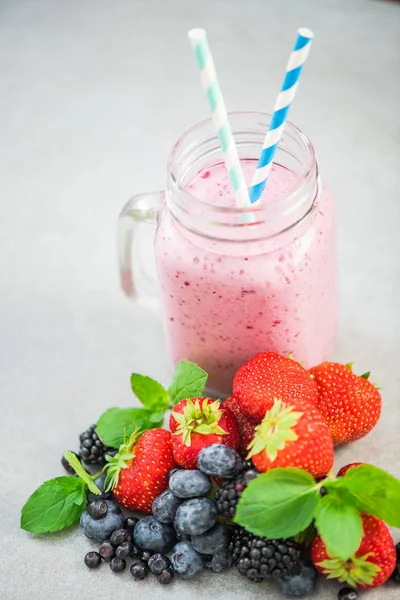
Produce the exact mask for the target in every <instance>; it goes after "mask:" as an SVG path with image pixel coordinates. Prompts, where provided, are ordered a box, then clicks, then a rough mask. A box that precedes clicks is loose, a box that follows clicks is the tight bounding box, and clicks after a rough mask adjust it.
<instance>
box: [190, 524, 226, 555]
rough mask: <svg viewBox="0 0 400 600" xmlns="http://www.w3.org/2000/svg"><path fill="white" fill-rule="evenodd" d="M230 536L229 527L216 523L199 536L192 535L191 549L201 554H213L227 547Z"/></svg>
mask: <svg viewBox="0 0 400 600" xmlns="http://www.w3.org/2000/svg"><path fill="white" fill-rule="evenodd" d="M230 541H231V535H230V530H229V527H227V526H226V525H222V524H221V523H216V524H215V525H214V527H211V529H208V530H207V531H205V532H204V533H202V534H200V535H192V544H193V548H194V549H195V550H197V552H201V554H215V553H216V552H220V550H223V549H224V548H227V547H228V546H229V542H230Z"/></svg>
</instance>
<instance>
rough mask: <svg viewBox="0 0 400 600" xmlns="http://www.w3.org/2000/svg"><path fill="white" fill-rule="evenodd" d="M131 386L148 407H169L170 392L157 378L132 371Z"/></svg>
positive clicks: (161, 408) (156, 408) (159, 409)
mask: <svg viewBox="0 0 400 600" xmlns="http://www.w3.org/2000/svg"><path fill="white" fill-rule="evenodd" d="M131 387H132V391H133V393H134V394H135V396H136V397H137V398H138V399H139V400H140V402H141V403H142V404H143V405H144V406H145V407H146V408H150V409H152V410H155V411H163V412H164V411H165V410H166V409H167V407H168V392H167V390H166V389H165V388H164V387H163V386H162V385H161V383H158V381H156V380H155V379H152V378H151V377H147V376H146V375H139V373H132V375H131Z"/></svg>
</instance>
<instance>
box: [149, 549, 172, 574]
mask: <svg viewBox="0 0 400 600" xmlns="http://www.w3.org/2000/svg"><path fill="white" fill-rule="evenodd" d="M148 565H149V569H150V571H151V572H152V573H153V575H159V574H160V573H162V571H165V569H168V567H169V566H170V565H171V561H170V560H169V558H168V556H165V555H164V554H153V556H151V557H150V558H149V562H148Z"/></svg>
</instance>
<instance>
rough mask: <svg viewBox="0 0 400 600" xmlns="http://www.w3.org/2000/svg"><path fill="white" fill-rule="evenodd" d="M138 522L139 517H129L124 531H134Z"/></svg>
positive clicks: (125, 522)
mask: <svg viewBox="0 0 400 600" xmlns="http://www.w3.org/2000/svg"><path fill="white" fill-rule="evenodd" d="M138 521H139V519H138V518H137V517H127V518H126V519H125V521H124V529H133V528H134V527H135V525H136V523H138Z"/></svg>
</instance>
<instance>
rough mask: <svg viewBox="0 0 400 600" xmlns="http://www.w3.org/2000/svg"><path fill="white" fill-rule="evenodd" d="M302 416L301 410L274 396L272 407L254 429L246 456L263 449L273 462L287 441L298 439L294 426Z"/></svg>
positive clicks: (249, 456)
mask: <svg viewBox="0 0 400 600" xmlns="http://www.w3.org/2000/svg"><path fill="white" fill-rule="evenodd" d="M302 416H303V413H302V412H297V411H295V410H294V407H293V406H288V405H287V404H285V403H284V402H282V401H281V400H278V399H277V398H275V401H274V405H273V407H272V408H271V410H269V411H268V412H267V413H266V414H265V417H264V419H263V420H262V421H261V423H260V425H257V427H256V429H255V432H256V434H255V437H254V439H253V441H252V442H251V443H250V444H249V454H248V456H247V458H251V457H252V456H254V455H255V454H258V453H259V452H262V451H263V450H265V451H266V452H267V454H268V458H269V459H270V461H271V462H273V461H274V460H275V459H276V457H277V456H278V451H279V450H283V449H284V448H285V447H286V444H287V442H294V441H296V440H297V439H298V435H297V433H296V432H295V427H296V425H297V423H298V422H299V419H300V418H301V417H302Z"/></svg>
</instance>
